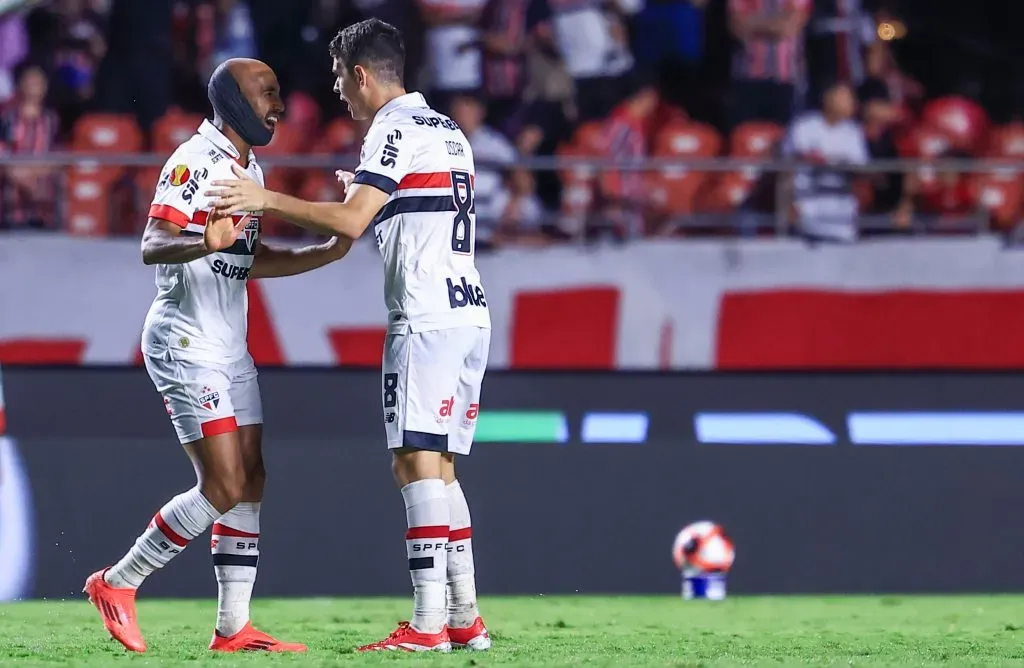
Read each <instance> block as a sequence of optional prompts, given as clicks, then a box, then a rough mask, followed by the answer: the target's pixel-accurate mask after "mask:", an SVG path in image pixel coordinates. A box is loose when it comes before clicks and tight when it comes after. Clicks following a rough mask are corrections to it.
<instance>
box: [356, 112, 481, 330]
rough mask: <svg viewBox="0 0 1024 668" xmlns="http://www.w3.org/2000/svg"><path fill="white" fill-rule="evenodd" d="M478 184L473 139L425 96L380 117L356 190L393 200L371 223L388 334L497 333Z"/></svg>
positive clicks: (369, 136)
mask: <svg viewBox="0 0 1024 668" xmlns="http://www.w3.org/2000/svg"><path fill="white" fill-rule="evenodd" d="M474 180H475V169H474V166H473V152H472V150H471V149H470V146H469V141H468V140H467V139H466V136H465V135H464V134H463V133H462V130H460V129H459V126H458V125H456V124H455V122H454V121H452V120H451V119H449V118H447V117H446V116H443V115H441V114H439V113H437V112H436V111H434V110H433V109H431V108H430V107H428V106H427V103H426V101H425V100H424V99H423V96H422V95H421V94H419V93H408V94H405V95H402V96H400V97H397V98H395V99H394V100H392V101H390V102H388V103H387V104H386V105H384V107H382V108H381V109H380V110H379V111H378V112H377V114H376V116H375V117H374V119H373V123H372V124H371V125H370V128H369V130H368V131H367V133H366V139H365V141H364V143H363V149H362V153H361V155H360V162H359V167H358V168H357V169H356V175H355V183H360V184H365V185H369V186H373V187H375V188H377V189H379V190H381V191H383V192H385V193H387V194H388V195H389V196H390V198H389V199H388V201H387V203H386V204H385V205H384V207H383V208H382V209H381V210H380V212H379V213H378V214H377V216H376V217H375V218H374V220H373V223H372V224H373V233H374V236H375V237H376V239H377V246H378V248H379V249H380V252H381V255H382V256H383V257H384V275H385V278H384V299H385V303H386V305H387V308H388V329H389V331H410V332H425V331H433V330H440V329H449V328H452V327H463V326H476V327H484V328H490V325H491V320H490V314H489V313H488V310H487V298H486V296H485V294H484V289H483V287H482V286H481V284H480V275H479V274H478V273H477V270H476V265H475V263H474V252H473V245H474V242H475V236H476V212H475V209H474V206H473V187H474Z"/></svg>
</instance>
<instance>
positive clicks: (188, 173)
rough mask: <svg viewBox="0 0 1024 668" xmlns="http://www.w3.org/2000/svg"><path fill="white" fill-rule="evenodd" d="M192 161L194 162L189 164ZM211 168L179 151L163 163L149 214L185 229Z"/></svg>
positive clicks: (201, 195) (197, 205)
mask: <svg viewBox="0 0 1024 668" xmlns="http://www.w3.org/2000/svg"><path fill="white" fill-rule="evenodd" d="M190 163H191V164H190ZM209 175H210V170H209V168H207V166H206V165H205V164H201V163H200V162H199V161H197V160H195V159H192V160H190V159H189V156H187V155H185V154H182V153H176V154H174V155H172V156H171V159H170V160H168V161H167V164H165V165H164V168H163V171H161V172H160V180H159V181H157V185H156V194H155V195H154V196H153V203H152V204H150V206H149V217H150V218H160V219H162V220H166V221H169V222H171V223H174V224H175V225H177V226H178V227H182V228H184V227H185V226H186V225H188V224H189V222H190V221H191V220H192V217H193V216H194V215H195V212H196V209H197V208H198V207H199V204H200V202H199V200H200V199H201V198H203V192H202V191H203V189H204V186H205V185H206V183H207V181H209Z"/></svg>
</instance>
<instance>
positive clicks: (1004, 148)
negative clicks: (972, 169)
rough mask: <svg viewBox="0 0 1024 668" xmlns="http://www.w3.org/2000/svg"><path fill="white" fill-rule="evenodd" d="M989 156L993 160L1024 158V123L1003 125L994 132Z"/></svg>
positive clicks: (991, 136) (991, 137) (990, 142)
mask: <svg viewBox="0 0 1024 668" xmlns="http://www.w3.org/2000/svg"><path fill="white" fill-rule="evenodd" d="M988 154H989V156H991V157H993V158H1015V159H1020V158H1024V123H1021V122H1016V123H1010V124H1009V125H1002V126H999V127H997V128H994V129H993V130H992V133H991V135H990V141H989V150H988Z"/></svg>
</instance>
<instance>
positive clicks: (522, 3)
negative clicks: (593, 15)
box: [481, 0, 553, 132]
mask: <svg viewBox="0 0 1024 668" xmlns="http://www.w3.org/2000/svg"><path fill="white" fill-rule="evenodd" d="M550 18H551V7H550V6H549V5H548V2H547V0H489V1H488V3H487V5H486V6H485V8H484V12H483V18H482V19H481V26H482V29H483V49H484V78H483V81H484V91H485V93H486V96H487V123H488V124H489V125H490V126H491V127H494V128H497V129H499V130H502V131H503V132H507V131H508V130H507V128H506V124H507V122H508V121H509V119H510V118H512V116H513V115H514V114H515V113H516V112H517V111H519V109H520V107H521V105H522V101H523V92H524V90H525V89H526V83H527V80H526V77H527V73H528V72H527V62H526V58H527V52H528V51H529V50H530V49H531V48H534V47H535V46H537V45H542V46H546V45H550V44H551V43H552V40H553V36H552V33H551V24H550Z"/></svg>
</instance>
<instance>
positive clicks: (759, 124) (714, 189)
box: [694, 121, 786, 213]
mask: <svg viewBox="0 0 1024 668" xmlns="http://www.w3.org/2000/svg"><path fill="white" fill-rule="evenodd" d="M785 134H786V129H785V128H784V127H782V126H781V125H778V124H776V123H769V122H763V121H749V122H747V123H742V124H740V125H738V126H737V127H736V128H735V129H734V130H733V131H732V134H730V135H729V146H728V150H729V157H730V158H737V159H747V160H758V159H768V158H770V157H771V156H772V155H773V154H774V153H775V150H776V148H777V147H778V145H779V142H781V141H782V138H783V136H784V135H785ZM760 176H761V170H760V169H759V168H757V167H746V168H743V169H741V170H738V171H735V172H727V173H723V174H709V175H708V178H707V180H706V182H705V184H704V186H703V187H702V188H701V189H700V192H699V194H698V200H697V202H696V203H695V205H694V206H695V208H696V209H697V210H701V211H708V212H710V213H726V212H728V211H731V210H733V209H735V208H736V207H738V206H739V205H740V204H742V203H743V202H744V201H745V200H746V199H747V196H748V195H749V194H750V193H751V191H752V190H753V189H754V185H755V183H756V182H757V179H758V178H759V177H760Z"/></svg>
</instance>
